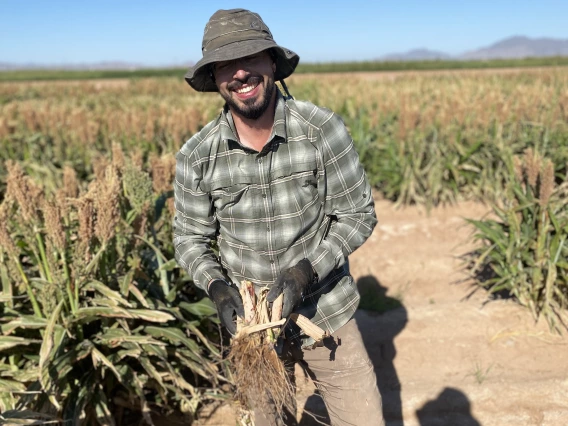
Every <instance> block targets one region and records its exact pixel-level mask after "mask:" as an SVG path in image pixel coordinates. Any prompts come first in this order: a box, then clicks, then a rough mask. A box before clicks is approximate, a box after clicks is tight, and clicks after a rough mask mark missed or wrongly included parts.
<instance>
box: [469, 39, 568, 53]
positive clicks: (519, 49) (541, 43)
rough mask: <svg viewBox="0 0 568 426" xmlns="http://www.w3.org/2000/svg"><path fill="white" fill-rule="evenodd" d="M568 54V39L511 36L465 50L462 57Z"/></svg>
mask: <svg viewBox="0 0 568 426" xmlns="http://www.w3.org/2000/svg"><path fill="white" fill-rule="evenodd" d="M544 56H568V39H566V40H562V39H555V38H532V39H531V38H528V37H522V36H516V37H510V38H506V39H504V40H501V41H498V42H497V43H495V44H492V45H491V46H487V47H482V48H480V49H477V50H472V51H470V52H465V53H464V54H462V55H460V59H500V58H503V59H508V58H530V57H544Z"/></svg>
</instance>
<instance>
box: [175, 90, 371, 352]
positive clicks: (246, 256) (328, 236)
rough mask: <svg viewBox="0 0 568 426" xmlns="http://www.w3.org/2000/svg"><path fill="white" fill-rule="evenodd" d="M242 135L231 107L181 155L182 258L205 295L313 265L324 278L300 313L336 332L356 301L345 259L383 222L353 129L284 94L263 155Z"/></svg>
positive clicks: (178, 239) (307, 294) (178, 242)
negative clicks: (213, 288)
mask: <svg viewBox="0 0 568 426" xmlns="http://www.w3.org/2000/svg"><path fill="white" fill-rule="evenodd" d="M236 134H237V132H236V131H235V127H234V122H233V120H232V117H231V113H230V111H229V109H228V108H227V107H226V106H225V108H224V109H223V111H222V112H221V114H220V115H219V116H218V117H217V118H216V119H215V120H213V121H212V122H210V123H209V124H207V125H206V126H205V127H204V128H203V129H202V130H201V131H200V132H199V133H197V134H195V135H194V136H193V137H192V138H191V139H189V140H188V141H187V142H186V143H185V144H184V145H183V147H182V148H181V150H180V151H179V152H178V154H177V156H176V159H177V167H176V177H175V183H174V194H175V208H176V213H175V218H174V246H175V255H176V259H177V261H178V263H179V265H180V266H181V267H183V268H185V269H186V270H187V271H188V272H189V274H190V276H191V277H192V279H193V281H194V283H195V284H196V285H197V286H199V287H200V288H202V289H204V290H205V291H207V287H208V284H209V283H210V282H211V281H212V280H214V279H217V278H220V279H224V280H226V279H227V277H228V278H229V279H230V280H231V281H232V282H233V283H234V284H235V285H237V286H239V284H240V282H241V281H242V280H245V279H246V280H250V281H252V282H253V283H254V284H255V286H256V288H257V290H258V289H260V288H262V287H265V286H271V285H273V283H274V281H275V280H276V278H277V276H278V275H279V274H280V272H282V271H283V270H284V269H286V268H289V267H291V266H294V265H295V264H296V263H297V262H298V261H300V260H301V259H303V258H307V259H308V260H309V261H310V262H311V264H312V266H313V268H314V270H315V272H316V273H317V276H318V280H317V282H314V283H312V284H311V285H310V286H309V287H308V288H307V289H306V290H305V291H304V298H303V301H302V302H301V304H300V305H299V306H298V307H297V308H296V309H295V311H294V312H298V313H301V314H303V315H305V316H307V317H308V318H310V319H311V320H312V321H313V322H314V323H315V324H317V325H319V326H320V327H322V328H323V329H325V330H328V331H329V332H330V333H332V332H333V331H335V330H337V329H339V328H340V327H341V326H342V325H344V324H345V323H346V322H347V321H349V319H350V318H351V317H352V316H353V314H354V312H355V310H356V309H357V306H358V303H359V293H358V291H357V287H356V285H355V283H354V280H353V278H352V277H351V275H350V273H349V266H348V256H349V254H350V253H352V252H353V251H354V250H355V249H357V248H358V247H359V246H360V245H361V244H363V243H364V242H365V240H366V239H367V238H368V237H369V236H370V235H371V232H372V231H373V228H374V226H375V225H376V223H377V220H376V215H375V210H374V202H373V198H372V194H371V187H370V185H369V183H368V181H367V178H366V175H365V171H364V169H363V167H362V166H361V163H360V161H359V156H358V154H357V152H356V151H355V149H354V146H353V141H352V139H351V137H350V135H349V133H348V130H347V129H346V127H345V125H344V123H343V120H342V119H341V118H340V117H339V116H338V115H336V114H334V113H333V112H331V111H330V110H328V109H325V108H320V107H317V106H315V105H313V104H311V103H309V102H305V101H297V100H285V99H284V97H283V96H282V94H281V93H279V92H278V98H277V102H276V111H275V120H274V126H273V129H272V134H271V136H270V137H269V140H268V143H266V145H265V146H264V148H263V149H262V151H261V152H256V151H254V150H251V149H249V148H247V147H245V146H243V145H241V144H240V143H239V140H238V137H237V136H236ZM215 240H216V241H217V245H218V249H219V257H217V256H216V254H215V252H214V251H213V250H212V247H211V243H212V241H215ZM309 343H311V340H310V339H307V338H305V336H304V345H306V344H309Z"/></svg>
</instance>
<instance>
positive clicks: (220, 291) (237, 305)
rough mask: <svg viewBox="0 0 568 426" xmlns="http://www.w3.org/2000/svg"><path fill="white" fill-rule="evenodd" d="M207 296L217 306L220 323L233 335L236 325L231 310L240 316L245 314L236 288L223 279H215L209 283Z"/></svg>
mask: <svg viewBox="0 0 568 426" xmlns="http://www.w3.org/2000/svg"><path fill="white" fill-rule="evenodd" d="M209 296H210V297H211V299H212V300H213V302H215V306H217V313H218V314H219V319H220V320H221V324H222V325H223V326H225V328H226V329H227V331H228V332H229V333H231V334H232V335H233V336H234V335H235V333H236V332H237V325H236V324H235V322H234V321H233V312H236V313H237V315H238V316H240V317H244V316H245V309H244V307H243V301H242V299H241V295H240V294H239V292H238V290H237V289H235V288H234V287H231V286H230V285H228V284H227V283H226V282H225V281H223V280H215V281H213V282H212V283H211V284H209Z"/></svg>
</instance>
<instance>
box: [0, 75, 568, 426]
mask: <svg viewBox="0 0 568 426" xmlns="http://www.w3.org/2000/svg"><path fill="white" fill-rule="evenodd" d="M288 85H289V88H290V90H291V92H292V94H293V95H294V96H295V97H296V98H297V99H306V100H310V101H311V102H313V103H315V104H318V105H321V106H325V107H328V108H330V109H332V110H334V111H335V112H337V113H338V114H340V115H341V116H342V117H343V119H344V121H345V123H346V125H347V126H348V128H349V129H350V132H351V135H352V137H353V140H354V143H355V144H356V147H357V149H358V151H359V153H360V156H361V161H362V162H363V164H364V166H365V168H366V170H367V174H368V177H369V179H370V181H371V183H372V184H373V186H374V188H375V196H376V199H377V214H378V217H379V223H380V225H379V226H378V227H377V229H376V231H375V233H374V234H373V236H372V237H371V238H370V240H369V241H368V242H367V243H365V245H364V246H363V247H362V248H361V249H360V250H358V251H357V252H356V253H355V254H354V255H353V259H352V271H353V275H354V276H355V277H356V278H357V279H358V285H359V287H360V290H361V292H362V293H363V294H364V298H363V302H362V305H361V310H360V311H359V313H358V314H357V315H358V317H357V319H358V322H359V324H360V328H361V329H363V328H364V327H366V330H367V331H369V330H376V332H374V333H370V332H369V333H368V334H370V335H373V336H374V337H372V338H369V339H370V340H369V346H368V348H369V351H370V352H371V351H373V355H372V358H373V360H374V361H376V362H375V369H376V371H377V375H378V378H379V388H380V389H381V394H382V396H383V400H384V402H385V417H386V419H387V424H388V425H390V426H394V425H399V424H403V422H404V424H407V425H418V424H420V425H421V426H425V425H438V424H444V425H446V424H447V425H449V424H489V425H505V424H507V425H508V424H535V425H536V424H550V425H553V424H565V423H566V422H562V421H560V423H558V422H557V420H558V419H560V418H563V419H566V417H559V416H564V415H567V413H566V411H562V410H561V409H556V408H554V407H556V406H554V407H552V408H550V409H548V408H547V407H548V406H547V405H546V404H544V403H539V405H538V406H537V407H536V408H534V409H533V407H529V408H530V409H529V408H527V413H529V414H527V416H528V417H526V416H525V417H522V416H523V415H524V414H523V413H524V412H523V409H522V407H523V405H522V403H520V402H519V404H520V405H519V404H515V401H514V400H510V399H509V400H507V399H506V397H505V396H504V395H502V393H503V392H506V391H507V389H509V390H510V388H507V387H506V386H505V385H503V386H501V387H500V385H499V383H501V384H503V383H505V384H507V383H509V384H510V383H512V382H507V380H508V379H510V378H511V377H516V378H517V379H518V380H519V381H521V379H519V377H521V378H522V381H523V383H524V382H526V381H527V380H528V379H527V376H528V377H529V378H531V377H536V376H538V375H539V374H540V373H542V371H544V370H547V369H548V368H551V369H553V372H554V374H549V375H545V376H546V379H547V380H550V383H549V382H546V383H544V384H542V383H541V384H539V386H540V385H542V386H544V388H546V389H548V388H547V387H546V386H548V385H549V386H550V387H553V386H559V387H561V388H562V389H563V390H564V391H563V392H564V393H562V392H560V391H558V390H556V391H555V392H552V390H550V389H549V391H550V394H551V395H552V394H554V395H559V394H560V395H565V394H566V393H567V389H568V385H567V384H566V382H562V380H565V378H566V373H568V365H566V362H565V361H561V360H562V359H564V358H565V357H560V356H559V354H560V353H561V352H562V351H565V350H566V348H565V347H564V346H565V345H566V344H567V341H566V338H565V337H564V336H565V335H566V334H567V330H566V327H565V325H564V323H563V316H564V312H565V309H566V307H567V304H568V262H567V260H566V256H567V254H568V243H567V242H566V239H567V237H568V210H567V200H568V197H567V195H568V194H567V189H568V184H566V177H567V164H568V68H563V67H558V68H552V67H549V68H540V69H504V70H500V71H493V70H478V71H465V70H464V71H437V72H404V73H402V72H401V73H395V72H393V73H352V74H349V73H342V74H303V75H297V76H293V77H292V78H290V79H289V81H288ZM221 106H222V103H221V100H220V98H219V97H218V95H215V94H198V93H195V92H193V91H192V90H191V89H190V88H189V86H187V85H186V84H185V83H184V82H183V80H182V78H181V76H180V78H166V77H163V78H139V79H138V78H137V79H121V80H84V81H45V82H12V83H9V82H5V83H1V84H0V202H1V204H0V278H1V282H2V288H1V289H2V293H0V303H1V305H0V326H1V334H0V412H1V413H2V414H0V416H3V417H4V419H2V417H0V422H1V421H5V422H7V423H10V422H12V423H14V424H16V423H18V422H20V423H18V424H32V423H33V421H38V422H52V423H62V422H70V423H71V424H101V425H107V424H108V425H110V424H122V425H130V424H134V423H136V424H138V422H139V421H140V419H144V420H145V421H146V422H147V423H150V422H152V419H154V421H159V419H160V418H162V419H163V418H164V416H172V418H173V417H175V418H179V417H180V416H181V415H182V414H180V413H183V415H185V416H186V417H185V420H186V421H189V419H195V418H196V417H199V416H198V414H199V412H200V410H202V409H203V408H205V409H206V411H207V409H208V407H218V406H220V405H221V404H223V403H224V402H227V401H230V400H231V392H232V375H231V371H230V368H228V367H227V365H226V364H225V362H224V361H223V358H222V354H223V352H224V345H223V343H224V344H226V343H227V342H221V340H220V333H219V328H218V321H217V319H216V317H215V308H214V306H213V305H212V303H211V302H210V301H209V299H207V298H204V297H203V294H201V293H200V292H198V291H197V290H196V289H195V288H193V287H192V286H191V285H190V284H191V282H190V279H189V278H188V277H187V275H186V274H185V273H184V272H183V271H181V270H180V269H179V268H178V266H177V264H176V263H175V261H174V260H173V247H172V242H171V230H172V228H171V227H172V225H171V222H172V219H173V218H172V207H173V199H172V189H171V182H172V179H173V173H174V166H175V159H174V155H175V153H176V152H177V150H178V149H179V147H180V146H181V144H182V143H183V142H184V141H185V140H186V139H188V138H189V137H190V136H191V135H192V134H193V133H195V132H196V131H198V130H199V129H200V128H201V127H202V126H203V125H204V124H205V123H207V122H208V121H209V120H210V119H212V118H213V117H214V116H215V115H216V114H217V113H218V112H219V110H220V108H221ZM387 241H388V242H387ZM387 260H388V261H387ZM444 262H445V263H444ZM369 265H371V266H369ZM425 265H426V266H425ZM421 268H422V269H421ZM402 270H404V273H402V272H400V271H402ZM417 277H421V278H422V281H420V279H418V278H417ZM457 282H459V283H461V284H460V285H457V284H456V283H457ZM476 289H477V290H478V291H477V292H475V293H474V295H473V296H471V292H472V291H473V290H476ZM468 296H469V297H468ZM487 300H492V302H491V303H489V304H488V306H489V308H487V309H485V310H482V309H481V307H483V305H484V302H486V301H487ZM442 302H443V303H442ZM491 307H502V309H501V310H500V308H491ZM492 309H493V310H492ZM488 312H489V313H488ZM505 313H506V314H505ZM425 318H426V319H425ZM428 318H429V320H428ZM432 319H434V322H432V321H433V320H432ZM535 320H538V322H536V323H535ZM440 322H441V324H440ZM448 327H449V328H448ZM480 327H481V328H480ZM521 328H522V329H521ZM389 330H390V331H389ZM433 330H436V332H435V333H434V334H429V333H431V331H433ZM480 330H485V331H486V334H483V333H481V332H480ZM473 332H475V333H477V334H476V335H475V339H474V340H468V341H465V340H464V341H461V340H460V336H466V335H468V333H469V334H471V333H473ZM405 333H407V334H405ZM408 333H411V334H410V335H408ZM412 333H414V334H412ZM456 333H457V334H456ZM419 336H425V337H424V338H423V339H422V340H413V339H412V338H418V337H419ZM496 336H497V337H496ZM503 336H505V337H503ZM527 336H529V337H531V338H532V337H534V336H538V338H539V340H538V342H537V343H539V345H535V344H534V342H535V340H534V339H533V340H530V339H529V337H527ZM395 337H396V338H395ZM373 339H374V340H373ZM425 339H427V341H428V342H427V343H428V344H426V340H425ZM503 339H508V340H506V341H505V340H503ZM523 339H525V340H523ZM519 340H522V342H521V343H520V344H519ZM495 341H499V342H501V343H503V342H509V341H511V342H512V343H510V344H509V343H507V345H506V346H504V348H501V349H502V350H500V347H499V346H498V345H497V344H493V343H494V342H495ZM543 342H544V343H543ZM492 344H493V345H492ZM517 344H518V345H520V346H521V349H522V350H521V349H519V351H518V352H514V351H513V352H511V350H510V346H511V345H513V346H515V345H517ZM456 345H457V346H456ZM460 345H462V346H463V348H464V351H465V352H464V353H467V354H469V355H472V357H473V358H469V359H466V358H464V354H463V353H460V352H458V353H454V352H452V350H451V349H452V348H453V349H455V348H456V347H458V346H460ZM491 345H492V346H491ZM543 345H549V346H546V348H547V349H546V350H544V351H545V352H542V356H539V357H537V356H531V354H532V355H534V354H536V353H538V354H541V352H539V351H543V349H542V346H543ZM460 347H461V346H460ZM417 348H419V351H418V352H419V353H420V354H421V356H420V357H418V358H417V357H416V353H417V352H416V350H417ZM485 349H486V350H485ZM484 350H485V352H483V351H484ZM429 351H432V352H434V353H435V354H436V357H435V360H436V361H435V362H434V361H433V360H430V361H427V360H426V358H425V357H427V354H428V352H429ZM476 351H481V352H479V355H478V356H473V355H475V354H477V353H478V352H476ZM523 351H524V352H523ZM396 354H398V355H399V356H398V357H396ZM521 354H522V356H521ZM527 354H528V355H527ZM525 355H526V356H525ZM527 357H528V358H527ZM527 359H530V360H531V362H532V363H533V365H537V367H535V368H534V369H530V368H527V365H526V364H527V361H526V360H527ZM539 359H540V360H539ZM519 362H521V363H520V364H519ZM539 362H540V364H539ZM534 363H536V364H534ZM553 363H556V364H555V369H554V368H552V367H551V366H552V365H553ZM428 365H429V366H430V367H427V366H428ZM452 365H457V366H458V367H456V369H452V368H451V366H452ZM421 367H422V369H421ZM539 368H542V370H539ZM426 370H427V371H428V374H426V373H424V371H426ZM517 370H519V371H525V372H526V371H529V372H530V374H526V375H522V376H515V375H514V374H513V373H512V372H514V371H517ZM457 376H459V379H460V380H461V381H462V382H463V381H467V382H468V384H467V386H466V385H463V386H462V387H461V388H460V389H461V390H460V391H457V390H456V389H457V388H458V386H460V383H461V382H459V380H458V381H457V382H456V380H455V379H456V377H457ZM425 378H428V380H426V379H425ZM421 379H424V380H422V381H421ZM416 383H418V384H419V385H417V386H415V384H416ZM472 383H473V385H472ZM450 384H451V385H452V387H451V388H450V387H449V386H450ZM413 386H414V387H413ZM471 386H476V387H475V389H470V387H471ZM484 386H485V387H484ZM537 387H538V386H537ZM426 388H427V389H428V392H422V391H421V390H424V389H426ZM466 388H467V389H470V390H469V392H467V395H469V396H470V398H473V401H472V402H470V401H469V400H468V397H467V396H466V392H465V391H464V389H466ZM438 389H439V390H440V392H439V393H440V396H439V397H438V399H437V400H435V401H433V402H432V401H430V400H431V398H432V397H435V396H436V394H433V392H434V393H435V392H437V391H438ZM448 389H450V391H447V390H448ZM539 389H540V390H539V392H541V393H544V394H546V392H548V391H547V390H546V389H545V390H542V389H541V388H539ZM527 390H530V389H527ZM311 392H313V389H312V388H310V386H308V385H302V386H300V388H299V402H300V404H299V409H300V413H299V416H300V417H301V409H302V408H303V407H304V405H305V407H307V408H306V409H309V410H311V411H314V412H316V413H318V412H319V411H321V404H318V403H314V402H313V399H311V398H312V397H311V396H310V393H311ZM405 392H406V393H405ZM444 392H446V393H444ZM447 392H449V394H448V393H447ZM521 393H522V392H521ZM515 395H517V396H518V397H519V400H523V401H524V400H527V401H528V400H529V399H530V398H524V399H523V398H521V396H519V395H520V393H517V394H515V393H514V392H512V393H510V396H509V398H514V397H515ZM501 397H502V398H504V401H505V402H506V403H504V406H506V407H508V408H507V410H509V411H507V412H506V413H505V414H510V416H509V417H499V415H498V414H503V412H500V411H499V410H498V409H497V408H496V409H495V410H493V411H491V410H487V409H486V408H476V407H479V405H478V406H476V403H478V404H483V401H485V402H487V401H494V400H495V399H498V398H501ZM302 398H303V399H302ZM484 398H485V399H484ZM428 401H430V402H428ZM548 401H549V402H550V400H548ZM310 404H312V405H310ZM429 404H430V405H429ZM221 406H225V407H226V406H230V405H228V404H225V405H221ZM515 407H516V408H515ZM538 407H540V408H538ZM539 409H540V412H539V411H538V410H539ZM318 410H319V411H318ZM476 410H479V411H476ZM547 410H548V411H547ZM209 411H210V410H209ZM519 413H520V414H519ZM547 413H549V414H547ZM550 413H552V414H550ZM515 415H516V417H515ZM452 416H454V417H452ZM455 416H458V417H455ZM459 416H461V417H459ZM476 416H477V419H476ZM519 416H521V417H519ZM539 416H540V417H539ZM547 416H548V417H547ZM202 417H203V416H202ZM533 417H534V419H533ZM301 418H302V422H303V423H301V424H305V425H307V424H311V423H309V421H310V420H309V418H308V416H304V417H301ZM8 419H9V420H8ZM156 419H158V420H156ZM452 419H453V420H452ZM456 419H458V420H456ZM527 419H529V420H527ZM539 419H540V420H539ZM198 421H201V422H203V421H204V420H198ZM226 421H227V423H224V424H229V425H232V424H234V422H235V420H234V417H232V418H231V420H229V417H226ZM312 421H313V420H312ZM480 421H483V423H479V422H480ZM171 422H172V421H171V420H170V423H171ZM444 422H445V423H444ZM448 422H449V423H448ZM475 422H477V423H475ZM531 422H532V423H531ZM567 422H568V420H567ZM36 424H39V423H36ZM210 424H223V423H210Z"/></svg>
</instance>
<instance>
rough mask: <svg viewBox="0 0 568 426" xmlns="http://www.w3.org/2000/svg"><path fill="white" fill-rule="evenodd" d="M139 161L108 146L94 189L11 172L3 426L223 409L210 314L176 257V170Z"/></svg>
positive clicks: (71, 176)
mask: <svg viewBox="0 0 568 426" xmlns="http://www.w3.org/2000/svg"><path fill="white" fill-rule="evenodd" d="M140 160H141V158H140V157H138V156H137V155H136V154H134V155H132V156H130V157H128V158H126V157H125V156H124V154H123V152H122V150H121V148H120V147H119V146H117V145H115V146H114V149H113V154H112V162H110V163H108V164H102V163H99V164H98V166H95V169H96V170H97V171H96V176H95V178H94V179H89V180H87V181H79V180H78V179H77V176H76V173H75V171H74V169H72V168H70V167H65V168H64V170H63V176H62V180H61V181H58V182H53V184H54V185H55V186H56V187H57V190H56V191H55V192H51V191H49V190H46V187H44V186H40V184H39V183H38V182H34V180H32V179H30V178H29V177H28V176H26V175H25V173H24V171H23V170H22V169H21V167H20V166H19V165H18V164H17V163H14V162H11V161H7V162H6V163H5V165H6V167H7V169H8V176H7V180H6V181H7V190H6V193H5V198H4V202H3V203H2V204H1V205H0V247H1V250H0V278H1V284H2V293H0V301H1V302H2V304H1V305H0V306H1V307H0V324H1V331H2V333H1V335H0V372H1V376H2V377H1V379H0V387H1V392H0V412H2V417H1V419H2V422H7V423H10V424H12V422H13V423H18V420H16V419H22V418H25V419H27V420H32V419H35V420H38V421H55V420H57V421H61V422H63V423H69V424H115V420H113V419H114V418H116V419H117V420H118V421H119V422H123V421H127V422H132V421H134V420H136V421H139V420H140V418H141V417H144V419H145V420H146V422H147V423H148V424H152V423H151V419H150V417H151V414H152V413H154V414H156V413H161V414H171V413H172V411H173V410H176V411H177V412H181V413H186V415H188V416H190V418H191V416H193V415H194V414H195V412H196V410H197V408H198V407H199V406H200V404H202V403H203V402H204V401H207V400H212V399H219V398H224V397H226V394H225V395H224V393H223V392H220V391H219V388H220V385H221V384H222V383H224V382H225V383H227V382H229V380H228V379H226V378H225V372H224V371H223V369H222V366H223V364H222V359H221V354H220V350H219V348H218V342H219V334H218V326H217V324H216V323H217V319H216V309H215V307H214V306H213V304H212V302H211V301H210V300H209V299H208V298H203V294H197V293H196V290H195V289H194V288H191V287H188V279H187V276H185V275H184V274H183V273H182V272H181V271H180V269H179V267H178V266H177V264H176V262H175V260H174V258H173V256H174V254H173V244H172V241H171V234H172V230H171V223H172V210H173V209H172V201H173V200H172V191H171V190H170V186H171V178H172V164H173V163H172V160H173V157H172V156H171V154H170V156H165V157H160V158H158V157H154V158H153V160H152V165H153V169H152V171H151V173H150V172H149V171H147V170H146V169H145V167H144V166H143V164H142V162H141V161H140ZM174 163H175V161H174ZM121 413H122V414H121ZM128 413H130V414H128ZM22 416H24V417H22ZM123 416H124V418H122V417H123ZM20 421H21V420H20Z"/></svg>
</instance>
